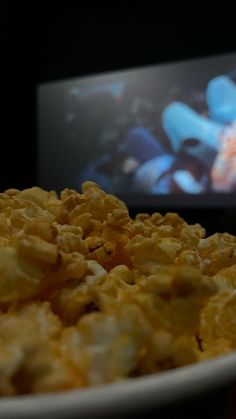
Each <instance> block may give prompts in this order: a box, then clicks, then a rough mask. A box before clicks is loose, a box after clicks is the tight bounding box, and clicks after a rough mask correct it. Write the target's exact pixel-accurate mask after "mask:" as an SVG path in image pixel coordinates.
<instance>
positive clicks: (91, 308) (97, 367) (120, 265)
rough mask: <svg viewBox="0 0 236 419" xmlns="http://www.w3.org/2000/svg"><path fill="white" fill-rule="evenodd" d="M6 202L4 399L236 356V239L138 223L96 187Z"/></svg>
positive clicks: (145, 217)
mask: <svg viewBox="0 0 236 419" xmlns="http://www.w3.org/2000/svg"><path fill="white" fill-rule="evenodd" d="M82 191H83V192H82V193H78V192H77V191H75V190H71V189H65V190H63V191H62V192H61V195H60V197H58V196H57V194H56V193H55V192H53V191H50V192H47V191H44V190H43V189H41V188H38V187H33V188H31V189H26V190H23V191H19V190H16V189H9V190H7V191H5V192H4V193H1V194H0V395H1V396H9V395H15V394H32V393H48V392H57V391H63V390H69V389H74V388H82V387H89V386H97V385H101V384H104V383H110V382H115V381H117V380H124V379H131V378H133V377H138V376H143V375H146V374H153V373H159V372H161V371H165V370H168V369H173V368H177V367H180V366H184V365H187V364H192V363H197V362H200V361H204V360H207V359H209V358H213V357H216V356H219V355H224V354H227V353H229V352H232V351H234V350H236V237H234V236H233V235H230V234H228V233H216V234H214V235H213V236H210V237H207V238H205V230H204V228H202V227H201V226H200V225H199V224H195V225H189V224H188V223H187V222H185V221H184V220H183V219H182V218H181V217H180V216H179V215H178V214H175V213H167V214H165V215H161V214H160V213H154V214H152V215H149V214H138V215H137V216H136V217H135V219H132V218H130V216H129V212H128V209H127V207H126V205H125V204H124V203H123V202H122V201H120V200H119V199H118V198H117V197H115V196H113V195H108V194H106V193H105V192H104V191H103V190H102V189H101V188H100V187H99V186H98V185H96V184H95V183H93V182H89V181H88V182H85V183H84V184H83V187H82Z"/></svg>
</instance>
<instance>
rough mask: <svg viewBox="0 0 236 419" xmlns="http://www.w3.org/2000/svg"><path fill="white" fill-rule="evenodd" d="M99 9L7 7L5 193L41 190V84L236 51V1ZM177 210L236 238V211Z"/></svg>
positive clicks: (0, 167)
mask: <svg viewBox="0 0 236 419" xmlns="http://www.w3.org/2000/svg"><path fill="white" fill-rule="evenodd" d="M99 3H100V4H98V3H96V4H95V5H93V4H92V3H91V2H87V3H86V4H83V3H80V5H79V6H76V7H75V6H74V7H72V6H64V7H63V6H60V5H56V4H55V6H54V7H52V6H51V7H50V8H49V6H46V4H44V5H43V4H42V5H41V6H40V5H39V4H40V3H38V4H37V5H35V3H34V5H33V6H30V5H29V6H26V5H25V6H22V5H21V4H19V5H18V4H16V5H15V6H14V7H13V6H9V5H5V6H4V5H3V6H1V9H2V10H1V20H2V23H1V33H2V34H1V52H0V53H1V56H0V60H1V69H2V72H1V73H2V75H1V102H2V110H1V116H2V118H1V121H2V127H1V154H0V155H1V164H0V179H1V180H0V189H1V191H2V190H4V189H6V188H9V187H17V188H25V187H30V186H32V185H34V184H36V183H37V155H36V87H37V85H38V84H39V83H40V82H43V81H51V80H61V79H65V78H68V77H78V76H80V75H87V74H97V73H102V72H103V71H110V70H118V69H126V68H132V67H135V66H143V65H149V64H156V63H159V62H169V61H177V60H180V59H186V58H194V57H201V56H208V55H214V54H218V53H219V54H220V53H227V52H233V51H236V31H235V26H236V23H235V22H236V20H235V19H236V11H235V7H234V2H233V1H232V2H225V1H224V2H220V3H219V4H216V3H214V2H205V3H204V5H202V3H198V2H196V1H194V2H190V1H189V2H181V1H178V2H174V1H170V0H168V1H158V2H156V4H155V5H152V4H151V2H149V1H145V2H144V1H143V2H129V3H127V4H125V3H121V2H113V3H111V2H110V5H109V4H108V5H105V4H102V3H101V2H99ZM234 206H235V207H236V204H235V205H234ZM140 209H141V208H139V209H137V210H140ZM157 210H158V208H157ZM167 210H168V208H167ZM176 210H177V211H180V212H181V213H182V215H183V216H185V217H186V218H187V220H188V221H190V222H195V221H200V222H201V223H202V224H203V225H204V226H205V227H207V230H208V232H209V233H212V232H213V231H215V230H218V231H223V230H228V231H231V232H233V233H236V228H235V223H234V221H233V220H234V213H235V210H234V209H232V208H231V209H230V208H224V209H222V208H221V209H220V208H215V209H209V210H207V209H204V210H199V209H198V210H196V211H194V210H184V209H181V208H176Z"/></svg>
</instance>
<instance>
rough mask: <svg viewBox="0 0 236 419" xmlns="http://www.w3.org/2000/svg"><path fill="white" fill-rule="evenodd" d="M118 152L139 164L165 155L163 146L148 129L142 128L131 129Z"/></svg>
mask: <svg viewBox="0 0 236 419" xmlns="http://www.w3.org/2000/svg"><path fill="white" fill-rule="evenodd" d="M120 150H122V151H123V152H124V153H126V154H127V156H132V157H135V158H136V159H137V160H138V161H139V162H140V163H145V162H146V161H148V160H150V159H152V158H154V157H156V156H159V155H161V154H163V153H166V151H165V148H164V147H163V145H162V144H161V143H160V142H159V141H158V139H157V138H156V137H155V136H154V135H153V134H152V133H151V132H150V130H149V129H147V128H143V127H134V128H131V129H130V130H129V131H128V133H127V135H126V137H125V139H124V141H123V143H122V145H121V146H120Z"/></svg>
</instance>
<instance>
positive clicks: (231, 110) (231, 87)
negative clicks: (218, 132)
mask: <svg viewBox="0 0 236 419" xmlns="http://www.w3.org/2000/svg"><path fill="white" fill-rule="evenodd" d="M206 99H207V103H208V108H209V114H210V117H211V118H212V119H214V120H215V121H217V122H221V123H231V122H233V121H236V84H235V83H234V82H233V81H232V80H230V78H229V77H226V76H219V77H215V78H214V79H212V80H211V81H210V82H209V83H208V86H207V90H206Z"/></svg>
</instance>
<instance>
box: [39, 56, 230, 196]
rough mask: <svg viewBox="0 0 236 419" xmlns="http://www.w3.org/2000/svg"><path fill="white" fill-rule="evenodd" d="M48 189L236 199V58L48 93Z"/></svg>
mask: <svg viewBox="0 0 236 419" xmlns="http://www.w3.org/2000/svg"><path fill="white" fill-rule="evenodd" d="M38 92H39V95H38V97H39V120H38V122H39V124H38V126H39V183H40V186H42V187H46V188H52V189H58V190H59V189H62V188H64V187H71V188H75V189H80V186H81V183H82V182H83V181H85V180H93V181H95V182H97V183H98V184H100V185H101V187H102V188H104V190H105V191H107V192H110V193H115V194H118V195H121V196H122V195H124V196H126V195H127V196H129V200H131V201H132V196H133V197H135V196H136V197H137V196H139V195H140V196H141V195H144V196H147V197H148V196H155V195H158V196H162V195H164V196H171V195H173V196H176V195H180V194H181V195H199V194H206V193H210V194H213V195H214V196H216V195H217V194H219V193H220V194H227V193H231V194H234V193H235V194H236V54H227V55H222V56H217V57H216V56H215V57H209V58H204V59H196V60H189V61H185V62H184V61H183V62H178V63H172V64H166V65H157V66H149V67H145V68H140V69H133V70H129V71H120V72H116V73H109V74H103V75H99V76H92V77H84V78H78V79H74V80H65V81H61V82H54V83H48V84H45V85H41V86H40V87H39V91H38Z"/></svg>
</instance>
